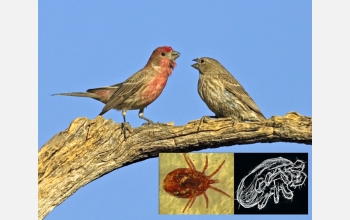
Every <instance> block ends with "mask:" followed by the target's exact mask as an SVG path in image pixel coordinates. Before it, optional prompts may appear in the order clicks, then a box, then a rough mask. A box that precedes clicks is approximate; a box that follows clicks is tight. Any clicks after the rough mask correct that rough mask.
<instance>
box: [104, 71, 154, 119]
mask: <svg viewBox="0 0 350 220" xmlns="http://www.w3.org/2000/svg"><path fill="white" fill-rule="evenodd" d="M147 75H148V73H147V72H145V71H144V70H140V71H138V72H136V73H135V74H134V75H132V76H131V77H129V78H128V79H127V80H125V81H124V82H123V83H119V84H116V85H114V86H119V88H118V89H117V90H116V91H115V92H114V93H113V95H112V96H111V98H110V99H109V100H108V102H107V104H106V105H105V106H104V108H103V109H102V112H101V113H100V115H102V114H104V113H106V112H107V111H109V110H110V109H112V108H114V107H116V106H118V105H119V104H121V103H123V102H124V101H125V100H126V99H127V98H129V97H130V96H131V95H132V94H134V93H135V92H137V91H138V90H139V89H140V88H141V87H142V86H143V85H144V84H145V83H146V84H147V80H148V79H147Z"/></svg>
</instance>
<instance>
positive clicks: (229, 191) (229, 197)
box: [159, 153, 234, 214]
mask: <svg viewBox="0 0 350 220" xmlns="http://www.w3.org/2000/svg"><path fill="white" fill-rule="evenodd" d="M233 158H234V156H233V154H232V153H188V154H187V153H186V154H185V153H161V154H159V213H160V214H233V212H234V181H233V180H234V161H233Z"/></svg>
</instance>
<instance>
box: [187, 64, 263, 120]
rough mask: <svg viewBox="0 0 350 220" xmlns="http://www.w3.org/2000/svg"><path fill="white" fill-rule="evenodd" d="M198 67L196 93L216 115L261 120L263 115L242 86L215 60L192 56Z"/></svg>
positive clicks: (194, 66)
mask: <svg viewBox="0 0 350 220" xmlns="http://www.w3.org/2000/svg"><path fill="white" fill-rule="evenodd" d="M193 61H195V62H197V63H195V64H192V67H193V68H195V69H198V71H199V80H198V93H199V96H200V97H201V98H202V100H203V101H204V102H205V104H206V105H207V106H208V108H209V109H210V110H211V111H212V112H214V113H215V116H216V117H231V118H232V119H234V120H235V121H261V120H264V119H265V117H264V115H263V114H262V113H261V111H260V109H259V107H258V106H257V105H256V104H255V102H254V101H253V99H252V98H251V97H250V96H249V95H248V93H247V92H246V91H245V90H244V88H243V87H242V85H241V84H240V83H239V82H238V81H237V80H236V79H235V78H234V77H233V76H232V75H231V74H230V72H229V71H227V70H226V69H225V67H223V66H222V65H221V63H219V62H218V61H217V60H215V59H213V58H209V57H202V58H198V59H194V60H193Z"/></svg>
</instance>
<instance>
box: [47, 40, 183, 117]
mask: <svg viewBox="0 0 350 220" xmlns="http://www.w3.org/2000/svg"><path fill="white" fill-rule="evenodd" d="M179 56H180V53H179V52H176V51H175V50H173V49H172V48H171V47H168V46H164V47H158V48H156V49H155V50H154V51H153V53H152V55H151V57H150V58H149V60H148V62H147V64H146V66H145V67H144V68H142V69H141V70H140V71H138V72H136V73H135V74H134V75H132V76H131V77H129V78H128V79H127V80H125V81H124V82H122V83H118V84H115V85H112V86H106V87H101V88H95V89H88V90H87V91H86V92H72V93H59V94H53V95H62V96H79V97H90V98H93V99H96V100H98V101H100V102H103V103H105V104H106V105H105V106H104V107H103V109H102V111H101V113H100V114H99V115H103V114H104V113H106V112H107V111H109V110H111V109H112V108H113V109H116V110H122V115H123V118H124V122H126V119H125V117H126V111H127V110H135V109H140V111H139V117H140V118H142V119H144V120H146V121H147V122H148V123H153V122H152V121H151V120H150V119H148V118H145V117H144V116H143V111H144V109H145V108H146V107H147V106H148V105H149V104H151V103H152V102H153V101H154V100H156V99H157V98H158V96H159V95H160V94H161V93H162V91H163V89H164V87H165V85H166V83H167V81H168V77H169V76H170V75H171V73H172V72H173V69H174V68H175V66H176V62H175V60H176V58H178V57H179Z"/></svg>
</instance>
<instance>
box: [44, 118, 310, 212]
mask: <svg viewBox="0 0 350 220" xmlns="http://www.w3.org/2000/svg"><path fill="white" fill-rule="evenodd" d="M128 128H129V129H128V131H127V132H126V133H127V139H126V140H124V135H123V133H122V125H121V124H115V123H114V122H113V121H112V120H105V119H104V118H103V117H101V116H99V117H97V118H95V119H93V120H90V119H88V118H77V119H75V120H74V121H73V122H72V123H71V124H70V126H69V128H68V129H66V130H65V131H62V132H60V133H58V134H56V135H55V136H54V137H52V138H51V140H50V141H48V142H47V143H46V144H45V145H44V146H43V147H42V148H41V149H40V150H39V155H38V159H39V161H38V162H39V164H38V184H39V219H43V218H44V217H45V216H46V215H47V214H48V213H49V212H50V211H51V210H52V209H53V208H55V207H56V206H57V205H59V204H61V203H62V202H63V201H64V200H66V199H67V198H68V197H69V196H71V195H72V194H73V193H74V192H75V191H77V190H78V189H79V188H81V187H82V186H84V185H86V184H88V183H90V182H91V181H93V180H95V179H97V178H99V177H101V176H103V175H105V174H107V173H109V172H111V171H113V170H115V169H117V168H120V167H123V166H126V165H129V164H132V163H136V162H138V161H142V160H146V159H148V158H152V157H157V156H158V154H159V153H160V152H162V153H164V152H190V151H197V150H202V149H206V148H218V147H220V146H232V145H237V144H253V143H272V142H292V143H303V144H308V145H310V144H312V118H311V117H306V116H302V115H299V114H298V113H295V112H291V113H288V114H286V115H285V116H284V117H280V116H274V117H272V118H270V119H268V120H266V121H262V122H242V123H240V122H236V123H233V122H232V121H231V119H229V118H223V119H208V120H202V121H201V120H196V121H191V122H189V123H188V124H186V125H183V126H173V125H165V124H153V125H144V126H141V127H138V128H134V129H133V128H131V127H130V126H129V127H128Z"/></svg>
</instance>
